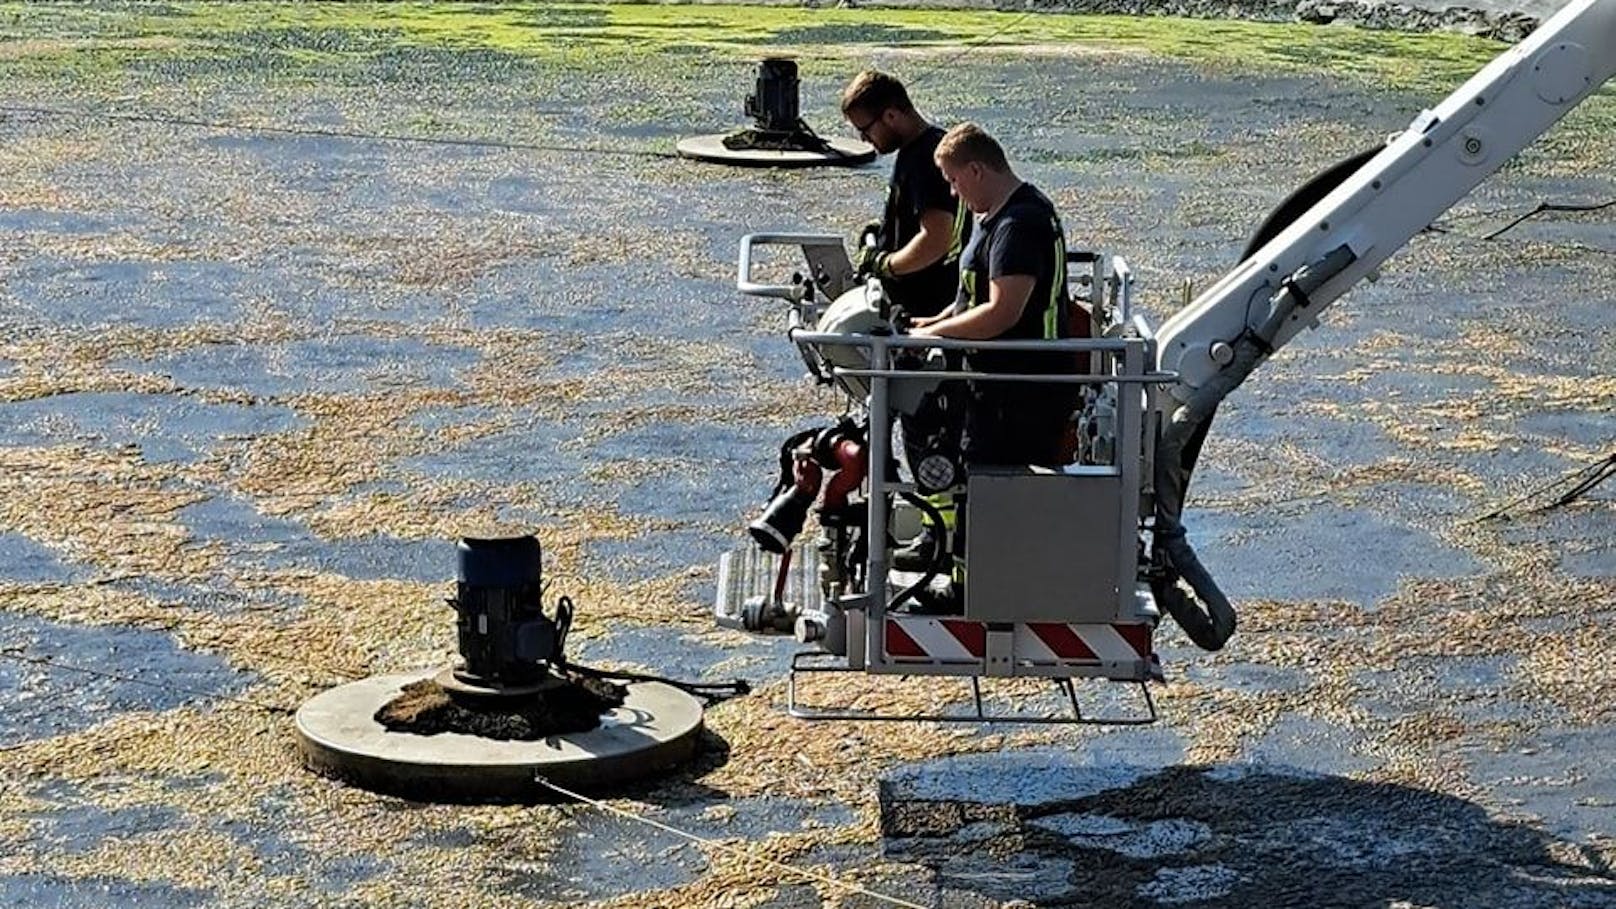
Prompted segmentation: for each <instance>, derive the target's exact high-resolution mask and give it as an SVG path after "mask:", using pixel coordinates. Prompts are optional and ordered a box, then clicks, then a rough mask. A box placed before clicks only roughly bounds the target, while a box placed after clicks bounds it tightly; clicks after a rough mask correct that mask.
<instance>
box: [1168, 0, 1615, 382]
mask: <svg viewBox="0 0 1616 909" xmlns="http://www.w3.org/2000/svg"><path fill="white" fill-rule="evenodd" d="M1613 75H1616V0H1572V2H1570V3H1568V4H1566V6H1565V7H1563V8H1562V9H1561V10H1560V11H1559V12H1558V13H1556V14H1555V15H1554V16H1552V17H1550V18H1549V19H1548V20H1547V21H1545V22H1544V23H1543V24H1542V25H1541V26H1539V27H1538V29H1537V30H1536V31H1534V32H1533V33H1532V34H1531V35H1529V36H1527V38H1526V39H1525V40H1523V41H1522V42H1521V43H1519V44H1517V45H1515V46H1514V47H1512V48H1510V49H1509V50H1507V51H1505V52H1504V53H1503V54H1502V55H1500V56H1499V57H1498V58H1497V59H1495V60H1493V61H1492V62H1491V63H1490V64H1488V65H1487V66H1486V67H1485V68H1484V69H1482V70H1481V71H1480V72H1478V73H1477V74H1476V75H1475V76H1473V77H1471V79H1470V80H1469V81H1468V82H1466V83H1465V84H1464V85H1462V86H1460V87H1459V89H1458V91H1455V92H1454V93H1453V94H1452V95H1450V96H1448V98H1447V100H1445V101H1443V102H1442V103H1441V104H1440V105H1438V106H1437V108H1436V109H1435V110H1429V111H1425V112H1423V113H1421V114H1420V115H1419V116H1418V117H1416V118H1415V120H1414V122H1413V123H1412V124H1410V125H1409V127H1408V129H1406V130H1404V131H1403V132H1402V133H1401V134H1400V135H1398V136H1396V137H1395V138H1393V139H1392V140H1391V141H1390V142H1389V143H1388V144H1387V146H1386V148H1384V149H1383V150H1381V152H1380V153H1379V154H1377V155H1376V156H1375V157H1374V158H1372V159H1370V160H1369V161H1368V162H1367V163H1366V164H1364V165H1363V166H1362V167H1360V168H1359V169H1358V170H1357V171H1356V172H1354V173H1353V174H1352V175H1351V176H1350V177H1348V178H1347V179H1346V181H1345V182H1343V183H1342V184H1341V185H1340V186H1338V187H1336V189H1335V190H1334V191H1333V192H1331V193H1330V194H1329V195H1328V196H1326V197H1325V198H1324V199H1323V200H1321V201H1320V202H1319V203H1318V204H1317V205H1315V206H1313V207H1312V208H1311V209H1309V210H1308V211H1307V212H1306V213H1305V214H1303V215H1302V216H1301V217H1299V218H1297V219H1296V220H1295V221H1294V222H1292V223H1291V225H1290V226H1289V227H1287V228H1285V229H1284V230H1283V231H1282V232H1281V233H1280V234H1279V235H1278V236H1276V237H1274V238H1273V240H1272V241H1270V242H1269V243H1268V244H1266V245H1265V246H1263V247H1262V248H1261V249H1259V250H1257V251H1256V253H1255V254H1254V255H1252V256H1251V257H1250V258H1248V259H1247V260H1246V261H1244V262H1242V263H1241V264H1240V265H1239V266H1237V267H1236V268H1235V269H1234V270H1232V271H1231V272H1229V273H1228V274H1227V275H1225V276H1224V277H1223V278H1222V279H1221V280H1219V281H1218V282H1217V283H1216V284H1214V285H1213V286H1212V287H1211V288H1209V289H1208V290H1207V291H1206V292H1205V293H1203V294H1201V295H1200V296H1199V297H1198V298H1196V299H1195V301H1194V302H1192V303H1191V304H1190V305H1189V306H1187V307H1185V308H1184V309H1183V310H1182V311H1181V312H1179V313H1177V314H1176V315H1174V316H1173V317H1172V318H1171V319H1168V320H1167V322H1166V323H1165V324H1163V325H1162V326H1161V329H1160V330H1159V331H1158V332H1157V338H1158V342H1159V345H1160V346H1159V350H1160V361H1161V367H1162V369H1164V370H1171V371H1175V372H1177V373H1178V374H1179V381H1178V383H1177V384H1176V385H1174V386H1171V391H1172V395H1173V398H1175V399H1176V400H1177V401H1178V402H1179V403H1184V402H1187V401H1189V400H1190V399H1191V398H1192V397H1193V396H1194V395H1195V392H1196V390H1197V389H1199V388H1201V387H1202V386H1203V385H1204V384H1206V383H1207V382H1208V381H1210V380H1212V379H1213V377H1214V376H1216V375H1217V374H1218V373H1219V372H1220V371H1222V370H1223V369H1224V368H1225V366H1228V365H1229V364H1230V363H1231V361H1233V360H1234V359H1235V358H1234V355H1233V354H1234V349H1233V345H1234V342H1235V340H1236V338H1238V337H1239V336H1241V335H1242V333H1244V332H1245V331H1246V330H1247V329H1251V330H1254V331H1255V330H1257V329H1258V328H1259V327H1260V326H1262V325H1263V324H1264V323H1265V322H1267V321H1268V320H1269V319H1270V317H1271V316H1272V315H1273V314H1274V313H1273V312H1272V310H1273V309H1274V308H1275V307H1278V306H1281V305H1283V306H1284V307H1285V308H1286V310H1287V312H1286V313H1284V314H1282V318H1280V319H1278V320H1276V321H1277V324H1276V325H1275V326H1273V327H1274V328H1275V329H1277V330H1276V331H1275V333H1274V335H1273V337H1272V338H1271V339H1265V340H1266V343H1267V345H1268V346H1269V347H1270V348H1272V349H1277V348H1279V347H1282V346H1284V345H1285V344H1286V343H1287V342H1288V341H1290V339H1291V338H1293V337H1295V335H1296V334H1297V333H1298V332H1299V331H1301V330H1302V329H1303V328H1305V327H1310V326H1314V325H1316V324H1317V323H1318V318H1319V316H1320V314H1321V313H1323V312H1324V310H1325V309H1327V308H1329V306H1330V304H1331V303H1333V302H1335V301H1336V300H1337V299H1338V298H1339V297H1340V296H1341V295H1342V294H1344V293H1346V292H1347V291H1348V290H1349V289H1351V288H1352V286H1353V285H1355V284H1357V283H1358V282H1359V281H1360V280H1362V279H1364V278H1365V277H1367V276H1369V275H1371V274H1373V273H1374V271H1375V269H1376V268H1377V267H1379V266H1380V264H1381V263H1382V262H1384V261H1385V260H1386V259H1387V258H1389V257H1390V256H1391V255H1392V254H1393V253H1395V252H1397V250H1399V249H1401V248H1402V246H1403V245H1404V244H1405V243H1407V242H1408V241H1409V239H1410V238H1411V237H1413V236H1414V235H1415V234H1416V233H1418V232H1419V231H1420V230H1422V229H1423V228H1425V227H1426V226H1427V225H1429V224H1430V223H1431V222H1432V221H1433V220H1434V219H1436V217H1437V216H1439V215H1441V214H1442V213H1443V212H1444V211H1446V210H1447V209H1448V208H1450V207H1451V206H1453V205H1454V203H1456V202H1458V201H1459V200H1460V199H1462V198H1464V196H1465V195H1466V194H1467V193H1469V192H1470V190H1471V189H1473V188H1475V186H1476V185H1477V184H1478V183H1480V182H1481V181H1482V180H1483V179H1485V178H1486V177H1487V176H1488V175H1489V174H1491V173H1492V172H1493V171H1495V170H1497V169H1498V168H1499V167H1501V166H1503V164H1504V162H1506V161H1508V160H1509V159H1510V158H1511V157H1512V156H1514V155H1515V153H1516V152H1519V151H1520V150H1521V149H1522V148H1525V147H1526V146H1527V145H1528V144H1530V143H1531V142H1532V140H1533V139H1535V138H1537V137H1538V136H1539V135H1541V134H1542V133H1544V132H1545V131H1547V130H1548V129H1549V127H1551V126H1553V125H1554V123H1555V122H1556V121H1558V120H1559V119H1560V118H1561V117H1562V116H1564V115H1565V114H1566V112H1567V111H1569V110H1571V109H1572V108H1573V107H1576V106H1577V104H1578V103H1580V102H1581V101H1583V100H1584V99H1585V98H1587V97H1588V96H1589V95H1590V94H1592V93H1593V92H1594V91H1596V90H1598V89H1599V87H1600V86H1601V85H1602V84H1604V82H1605V81H1606V80H1608V79H1610V78H1611V77H1612V76H1613ZM1288 285H1294V286H1296V288H1297V289H1298V290H1299V291H1300V293H1295V292H1293V293H1291V294H1285V293H1283V292H1282V291H1283V289H1284V287H1286V286H1288ZM1279 297H1290V298H1291V299H1289V300H1280V299H1278V298H1279ZM1291 306H1294V309H1291V308H1290V307H1291ZM1236 368H1238V366H1237V367H1236ZM1242 378H1243V377H1242ZM1164 403H1168V406H1169V407H1175V406H1177V405H1174V404H1172V403H1170V402H1164Z"/></svg>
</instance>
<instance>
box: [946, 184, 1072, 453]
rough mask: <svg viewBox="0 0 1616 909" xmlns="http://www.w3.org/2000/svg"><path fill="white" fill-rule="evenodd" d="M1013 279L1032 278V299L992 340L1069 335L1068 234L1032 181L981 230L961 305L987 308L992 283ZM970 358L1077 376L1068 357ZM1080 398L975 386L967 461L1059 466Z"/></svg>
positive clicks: (1052, 388) (966, 258)
mask: <svg viewBox="0 0 1616 909" xmlns="http://www.w3.org/2000/svg"><path fill="white" fill-rule="evenodd" d="M1011 275H1029V276H1031V277H1032V278H1033V279H1034V283H1033V288H1032V294H1031V295H1030V296H1029V297H1028V298H1027V305H1026V306H1025V307H1024V308H1023V309H1022V311H1021V317H1020V318H1019V319H1017V320H1016V323H1015V324H1014V325H1012V326H1010V328H1009V329H1008V330H1006V331H1005V332H1004V333H1003V334H1000V335H999V336H998V337H996V338H993V339H991V340H995V341H1007V340H1021V339H1056V338H1064V337H1067V307H1068V303H1069V301H1070V296H1069V294H1068V292H1067V289H1066V233H1065V231H1064V230H1063V229H1062V227H1061V223H1060V217H1059V216H1058V215H1057V214H1056V213H1055V204H1054V203H1053V202H1051V201H1050V200H1049V197H1048V196H1046V195H1044V194H1043V193H1042V192H1040V191H1039V190H1038V189H1037V187H1034V186H1033V185H1032V184H1030V183H1023V184H1022V185H1021V186H1020V187H1018V188H1017V189H1016V191H1015V192H1013V193H1011V194H1010V198H1008V199H1006V200H1005V203H1004V205H1002V206H1000V208H999V210H998V211H997V212H994V214H993V216H992V217H989V218H985V219H983V220H982V221H981V222H979V223H978V224H977V225H976V229H975V230H974V231H973V232H972V236H971V241H970V244H969V245H968V246H966V248H965V252H964V255H963V256H962V258H961V263H960V287H959V300H960V302H961V303H963V304H964V305H965V306H967V307H971V306H981V305H983V304H985V303H987V302H988V298H989V291H990V283H991V282H992V280H993V279H995V278H1003V277H1008V276H1011ZM966 359H967V362H968V364H969V365H970V366H971V367H972V368H973V369H978V370H981V371H983V372H1014V373H1056V372H1071V371H1072V355H1071V354H1070V353H1053V352H1051V353H1040V352H1034V351H1019V350H999V351H974V352H972V353H970V354H968V355H967V358H966ZM1077 398H1078V394H1077V386H1075V385H1056V384H1034V383H1024V382H1017V383H1007V382H975V383H973V388H972V394H971V403H970V406H969V408H968V413H967V416H966V427H965V454H966V458H967V460H969V461H972V462H975V463H989V464H1046V465H1054V464H1057V463H1059V461H1060V459H1061V439H1062V436H1063V433H1064V430H1065V423H1066V418H1067V417H1069V416H1070V415H1071V413H1072V410H1073V408H1074V407H1075V406H1076V404H1077Z"/></svg>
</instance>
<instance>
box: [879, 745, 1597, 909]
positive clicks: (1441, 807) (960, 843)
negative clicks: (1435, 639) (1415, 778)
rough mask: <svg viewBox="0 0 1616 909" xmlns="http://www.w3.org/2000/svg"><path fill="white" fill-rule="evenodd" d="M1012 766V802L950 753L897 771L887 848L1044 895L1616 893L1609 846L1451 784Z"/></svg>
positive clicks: (949, 883)
mask: <svg viewBox="0 0 1616 909" xmlns="http://www.w3.org/2000/svg"><path fill="white" fill-rule="evenodd" d="M995 757H999V758H1008V757H1015V756H1007V755H998V756H995ZM1046 757H1048V756H1046ZM1055 763H1061V762H1059V759H1058V758H1057V759H1056V762H1055ZM975 769H976V770H978V771H979V772H980V773H982V774H988V773H991V772H992V771H989V770H988V769H987V767H986V766H985V765H984V766H981V767H978V768H975ZM1009 769H1010V772H1011V773H1012V774H1014V775H1016V776H1017V777H1018V778H1019V779H1021V780H1022V782H1023V786H1022V789H1021V791H1020V792H1018V793H1016V794H1015V795H1014V797H1013V798H1011V799H1006V800H1003V801H995V800H993V799H992V798H989V799H986V800H983V799H980V798H978V797H977V796H975V795H967V794H965V793H972V792H976V793H979V792H981V791H982V787H981V786H968V788H962V789H960V791H961V794H960V795H959V796H958V797H954V798H949V797H946V795H945V793H946V791H947V789H949V788H951V787H952V788H959V787H965V786H967V784H968V783H969V781H970V777H969V775H968V774H970V773H971V770H972V768H967V767H965V766H963V765H962V764H961V763H959V762H957V761H954V762H951V761H943V762H937V763H934V764H932V765H929V766H928V767H926V768H918V769H915V770H912V771H905V772H904V773H903V774H902V775H901V776H895V777H891V778H888V779H887V780H886V781H884V782H883V783H882V786H881V809H882V832H883V836H884V843H885V851H886V854H887V857H888V858H891V859H896V860H899V861H907V862H915V863H918V864H921V865H924V866H926V867H928V868H929V869H931V871H932V872H933V874H935V876H936V886H937V888H938V890H939V891H941V893H943V894H947V893H949V892H950V891H966V892H969V893H974V894H977V895H980V896H984V897H988V898H990V899H999V900H1006V899H1021V900H1027V901H1031V902H1033V903H1034V904H1036V905H1039V906H1069V905H1084V906H1087V905H1097V906H1156V905H1191V906H1261V905H1269V906H1301V905H1305V906H1314V907H1318V906H1389V905H1416V906H1431V907H1442V909H1457V907H1472V906H1474V907H1484V906H1488V907H1490V906H1511V907H1533V906H1545V907H1547V906H1556V907H1565V906H1612V905H1616V873H1613V871H1612V868H1611V866H1610V862H1609V857H1608V855H1605V856H1602V855H1599V854H1596V853H1595V851H1594V850H1591V849H1588V848H1587V847H1581V846H1577V845H1574V844H1571V843H1567V842H1564V841H1560V840H1556V839H1555V838H1553V837H1552V836H1549V835H1547V834H1545V833H1544V832H1542V831H1540V830H1537V829H1534V828H1533V827H1530V826H1527V825H1525V824H1522V823H1517V822H1513V821H1510V820H1507V819H1500V818H1497V817H1494V816H1490V815H1489V814H1488V812H1487V811H1486V810H1485V809H1483V808H1482V807H1481V806H1479V805H1476V804H1474V803H1472V802H1468V801H1464V800H1462V799H1459V798H1455V797H1453V796H1451V795H1444V794H1442V793H1437V792H1431V791H1427V790H1422V789H1414V788H1409V787H1407V786H1401V785H1395V784H1391V783H1376V782H1363V781H1358V780H1351V779H1346V778H1343V777H1338V776H1329V775H1315V774H1308V773H1305V772H1301V771H1294V770H1288V769H1286V768H1277V767H1264V766H1254V765H1235V766H1215V767H1206V766H1176V767H1168V768H1165V769H1159V768H1148V769H1147V768H1134V769H1127V768H1118V767H1116V766H1097V767H1087V768H1085V767H1077V766H1071V765H1070V764H1066V765H1065V766H1064V767H1063V768H1061V772H1060V773H1058V774H1057V773H1054V772H1049V773H1041V772H1039V771H1041V770H1049V771H1053V770H1055V769H1056V766H1055V764H1052V763H1051V762H1050V761H1048V760H1045V761H1042V762H1040V763H1039V766H1038V767H1037V768H1033V772H1032V773H1021V772H1018V770H1025V769H1027V768H1014V767H1012V768H1009ZM1003 772H1004V771H1000V773H1003ZM977 779H978V780H981V779H982V778H981V777H980V776H978V777H977ZM984 782H985V781H984ZM986 788H987V789H989V790H991V789H992V788H993V786H992V784H991V783H988V785H987V787H986ZM990 795H991V793H990ZM945 902H947V900H946V899H945Z"/></svg>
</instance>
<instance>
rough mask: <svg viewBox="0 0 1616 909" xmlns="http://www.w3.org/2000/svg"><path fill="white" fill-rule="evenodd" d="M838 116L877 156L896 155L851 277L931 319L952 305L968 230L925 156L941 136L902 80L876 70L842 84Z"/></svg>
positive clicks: (963, 212) (934, 165)
mask: <svg viewBox="0 0 1616 909" xmlns="http://www.w3.org/2000/svg"><path fill="white" fill-rule="evenodd" d="M842 116H844V117H846V118H847V122H848V123H849V124H850V125H851V126H852V127H853V129H854V130H856V131H857V132H858V134H859V137H860V138H862V139H864V140H865V141H866V142H869V143H870V144H871V145H873V146H875V150H876V151H877V152H879V153H881V154H883V155H885V154H889V153H891V152H897V153H898V154H897V158H896V159H895V160H894V162H893V165H892V179H891V181H890V182H889V183H888V184H887V200H886V208H885V210H884V211H883V212H882V215H881V220H880V222H879V224H876V223H874V222H872V224H871V225H870V227H869V228H867V230H871V231H872V232H873V234H874V240H875V242H874V243H873V244H865V243H863V239H864V238H863V237H861V238H860V241H861V245H860V248H859V250H858V262H857V264H858V270H859V273H860V274H862V275H866V276H872V277H876V278H879V279H880V280H881V285H882V287H883V288H884V289H885V290H886V292H887V297H888V299H890V300H891V301H892V303H893V304H894V305H895V306H897V307H900V308H901V309H902V310H903V311H904V312H905V313H907V314H908V315H909V316H911V317H918V316H931V315H935V314H937V313H939V312H941V311H942V310H943V309H945V308H946V307H948V306H949V305H950V304H952V303H953V302H954V295H955V290H956V288H957V287H958V286H959V257H960V251H961V249H962V248H963V246H964V242H965V239H966V237H965V233H964V231H965V230H966V229H967V227H968V226H969V215H968V214H967V212H966V210H965V206H964V205H961V204H960V203H959V201H958V200H957V199H955V198H954V197H953V195H952V194H951V193H950V192H949V189H948V183H947V182H946V181H945V180H944V179H943V175H942V172H941V171H939V170H938V168H937V162H936V160H935V158H934V156H933V154H932V153H933V151H934V150H935V149H936V148H937V143H938V142H939V141H940V140H941V139H942V138H943V130H942V129H941V128H940V127H938V126H935V125H933V124H932V123H931V122H929V121H928V120H927V119H926V118H925V117H922V116H921V115H920V113H919V112H918V111H916V110H915V106H914V103H913V102H911V101H910V100H909V92H908V91H907V90H905V89H904V87H903V83H902V82H899V81H898V80H897V79H896V78H894V77H892V76H890V75H888V74H886V73H882V72H877V71H876V70H865V71H864V72H862V73H859V74H858V75H857V76H855V77H854V78H853V81H852V82H850V83H848V85H847V88H846V89H845V90H843V92H842Z"/></svg>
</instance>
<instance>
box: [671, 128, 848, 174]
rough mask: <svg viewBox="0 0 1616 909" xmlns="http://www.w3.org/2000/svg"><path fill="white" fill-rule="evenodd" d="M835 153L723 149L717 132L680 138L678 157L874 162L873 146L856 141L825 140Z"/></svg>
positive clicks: (796, 163)
mask: <svg viewBox="0 0 1616 909" xmlns="http://www.w3.org/2000/svg"><path fill="white" fill-rule="evenodd" d="M825 141H826V142H827V143H829V145H830V147H831V148H832V149H834V150H835V151H834V152H832V153H831V154H825V153H822V152H812V151H767V150H764V149H740V150H735V151H732V150H730V149H728V148H725V147H724V137H723V136H722V135H719V134H717V133H715V134H713V135H710V136H695V137H693V138H690V139H680V140H679V144H678V146H677V148H678V150H679V154H681V155H683V156H684V157H686V158H694V159H696V160H697V161H711V162H712V163H714V164H733V165H736V166H738V167H825V166H827V165H840V166H842V167H855V166H857V165H860V164H865V163H868V162H870V161H873V160H875V146H873V145H871V144H870V143H868V142H860V141H859V140H857V139H841V138H834V139H826V140H825Z"/></svg>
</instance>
